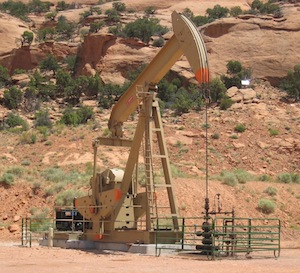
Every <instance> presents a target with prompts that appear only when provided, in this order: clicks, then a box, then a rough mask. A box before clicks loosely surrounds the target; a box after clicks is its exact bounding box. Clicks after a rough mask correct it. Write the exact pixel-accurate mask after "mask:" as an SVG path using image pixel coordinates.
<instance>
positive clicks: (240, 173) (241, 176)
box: [233, 169, 255, 184]
mask: <svg viewBox="0 0 300 273" xmlns="http://www.w3.org/2000/svg"><path fill="white" fill-rule="evenodd" d="M233 173H234V174H235V176H236V178H237V180H238V182H239V183H240V184H245V183H246V182H247V181H251V180H254V179H255V177H254V176H253V175H252V174H251V173H249V172H247V171H245V170H242V169H235V170H234V171H233Z"/></svg>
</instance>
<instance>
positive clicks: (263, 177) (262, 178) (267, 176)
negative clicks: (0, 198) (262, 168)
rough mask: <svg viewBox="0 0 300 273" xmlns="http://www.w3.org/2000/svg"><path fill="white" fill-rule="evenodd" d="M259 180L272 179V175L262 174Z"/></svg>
mask: <svg viewBox="0 0 300 273" xmlns="http://www.w3.org/2000/svg"><path fill="white" fill-rule="evenodd" d="M258 180H259V181H271V177H270V176H269V175H267V174H262V175H261V176H259V178H258Z"/></svg>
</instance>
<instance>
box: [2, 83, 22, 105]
mask: <svg viewBox="0 0 300 273" xmlns="http://www.w3.org/2000/svg"><path fill="white" fill-rule="evenodd" d="M3 100H4V104H5V106H6V107H8V108H9V109H17V108H18V107H19V106H20V104H21V102H22V100H23V93H22V91H21V90H20V89H19V88H17V87H15V86H12V87H10V88H9V89H8V90H5V91H4V97H3Z"/></svg>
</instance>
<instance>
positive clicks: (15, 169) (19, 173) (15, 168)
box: [6, 166, 25, 177]
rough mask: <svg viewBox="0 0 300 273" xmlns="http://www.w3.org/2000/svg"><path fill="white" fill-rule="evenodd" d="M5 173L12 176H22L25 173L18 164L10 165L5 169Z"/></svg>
mask: <svg viewBox="0 0 300 273" xmlns="http://www.w3.org/2000/svg"><path fill="white" fill-rule="evenodd" d="M6 173H10V174H13V175H14V176H17V177H22V176H23V175H24V173H25V169H24V168H23V167H19V166H12V167H10V168H8V169H7V170H6Z"/></svg>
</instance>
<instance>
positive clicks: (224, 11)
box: [206, 5, 229, 20]
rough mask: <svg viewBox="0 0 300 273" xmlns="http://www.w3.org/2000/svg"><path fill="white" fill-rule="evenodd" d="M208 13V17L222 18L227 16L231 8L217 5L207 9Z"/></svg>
mask: <svg viewBox="0 0 300 273" xmlns="http://www.w3.org/2000/svg"><path fill="white" fill-rule="evenodd" d="M206 13H207V14H208V17H209V18H211V19H214V20H215V19H220V18H223V17H227V16H228V13H229V9H228V8H225V7H221V6H220V5H215V6H214V7H213V8H212V9H210V8H209V9H207V10H206Z"/></svg>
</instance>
